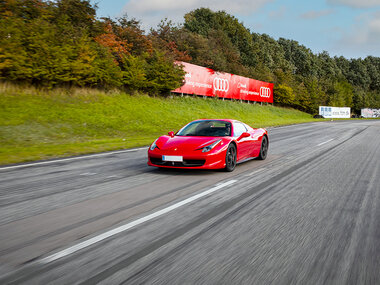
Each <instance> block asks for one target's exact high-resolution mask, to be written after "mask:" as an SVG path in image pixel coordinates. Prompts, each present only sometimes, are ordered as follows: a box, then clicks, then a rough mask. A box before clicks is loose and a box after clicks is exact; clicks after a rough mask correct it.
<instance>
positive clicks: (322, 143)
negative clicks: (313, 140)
mask: <svg viewBox="0 0 380 285" xmlns="http://www.w3.org/2000/svg"><path fill="white" fill-rule="evenodd" d="M332 140H334V139H330V140H328V141H325V142H321V143H320V144H318V145H317V146H321V145H324V144H325V143H328V142H331V141H332Z"/></svg>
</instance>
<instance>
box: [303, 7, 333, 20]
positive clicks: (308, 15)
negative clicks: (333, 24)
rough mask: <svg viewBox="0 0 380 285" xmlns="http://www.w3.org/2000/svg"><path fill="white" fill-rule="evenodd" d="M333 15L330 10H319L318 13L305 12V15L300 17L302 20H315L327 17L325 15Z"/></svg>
mask: <svg viewBox="0 0 380 285" xmlns="http://www.w3.org/2000/svg"><path fill="white" fill-rule="evenodd" d="M332 13H334V10H332V9H326V10H320V11H309V12H306V13H303V14H302V15H301V18H302V19H308V20H309V19H317V18H321V17H324V16H327V15H330V14H332Z"/></svg>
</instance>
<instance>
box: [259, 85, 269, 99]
mask: <svg viewBox="0 0 380 285" xmlns="http://www.w3.org/2000/svg"><path fill="white" fill-rule="evenodd" d="M260 97H264V98H269V97H270V88H269V87H260Z"/></svg>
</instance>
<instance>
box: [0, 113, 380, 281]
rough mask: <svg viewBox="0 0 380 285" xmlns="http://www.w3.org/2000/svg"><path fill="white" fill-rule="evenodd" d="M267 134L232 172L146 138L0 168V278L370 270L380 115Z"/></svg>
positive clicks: (269, 276)
mask: <svg viewBox="0 0 380 285" xmlns="http://www.w3.org/2000/svg"><path fill="white" fill-rule="evenodd" d="M269 140H270V146H269V154H268V158H267V160H265V161H259V160H251V161H248V162H245V163H242V164H240V165H238V166H237V168H236V169H235V171H234V172H232V173H225V172H222V171H189V170H165V169H157V168H153V167H148V166H147V164H146V160H147V158H146V153H147V149H146V148H142V149H136V150H128V151H119V152H112V153H105V154H99V155H89V156H83V157H80V158H69V159H60V160H56V161H50V162H40V163H34V164H33V163H32V164H24V165H18V166H6V167H2V168H0V284H97V283H99V284H374V285H375V284H380V270H379V269H380V121H379V120H357V121H333V122H319V123H310V124H302V125H295V126H287V127H281V128H273V129H269Z"/></svg>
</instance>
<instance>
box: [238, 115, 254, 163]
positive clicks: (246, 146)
mask: <svg viewBox="0 0 380 285" xmlns="http://www.w3.org/2000/svg"><path fill="white" fill-rule="evenodd" d="M233 127H234V129H233V131H234V133H233V136H234V137H235V138H236V143H237V148H238V151H237V160H241V159H244V158H246V157H248V156H249V152H250V148H251V140H252V139H251V137H241V135H242V134H243V133H246V132H247V131H248V130H247V128H246V127H245V126H244V124H243V123H240V122H235V123H233Z"/></svg>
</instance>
